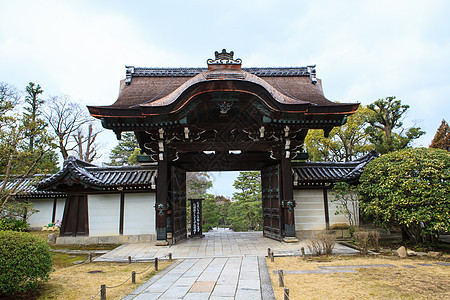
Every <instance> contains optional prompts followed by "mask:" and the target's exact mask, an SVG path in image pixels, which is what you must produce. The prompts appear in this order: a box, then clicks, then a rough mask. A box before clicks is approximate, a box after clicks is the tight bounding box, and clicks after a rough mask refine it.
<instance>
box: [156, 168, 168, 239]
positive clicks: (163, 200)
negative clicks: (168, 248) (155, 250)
mask: <svg viewBox="0 0 450 300" xmlns="http://www.w3.org/2000/svg"><path fill="white" fill-rule="evenodd" d="M167 183H168V178H167V160H160V161H158V177H157V178H156V205H155V209H156V245H157V246H165V245H167V244H168V242H167V193H168V186H167Z"/></svg>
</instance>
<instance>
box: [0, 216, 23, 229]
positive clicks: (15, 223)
mask: <svg viewBox="0 0 450 300" xmlns="http://www.w3.org/2000/svg"><path fill="white" fill-rule="evenodd" d="M0 230H13V231H20V232H25V231H28V223H27V221H25V220H19V219H14V218H4V219H1V220H0Z"/></svg>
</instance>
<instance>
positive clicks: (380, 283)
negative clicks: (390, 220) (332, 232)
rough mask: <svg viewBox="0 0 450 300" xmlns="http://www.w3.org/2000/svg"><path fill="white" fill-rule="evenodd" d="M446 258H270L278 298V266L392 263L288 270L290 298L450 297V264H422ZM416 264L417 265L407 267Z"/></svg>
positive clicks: (299, 267)
mask: <svg viewBox="0 0 450 300" xmlns="http://www.w3.org/2000/svg"><path fill="white" fill-rule="evenodd" d="M435 262H443V260H437V259H428V258H403V259H402V258H398V257H380V256H377V257H372V256H345V257H343V256H329V257H319V258H307V259H303V258H300V257H276V258H275V261H274V262H271V261H270V259H267V265H268V267H269V271H270V276H271V279H272V285H273V288H274V291H275V296H276V299H283V288H282V287H278V275H277V274H273V271H276V270H280V269H282V270H318V269H319V268H318V267H319V266H345V265H367V264H392V265H395V266H397V267H382V268H367V269H355V270H356V273H334V274H285V275H284V278H285V285H286V287H287V288H289V292H290V299H450V267H449V266H439V265H433V266H420V265H418V263H425V264H434V263H435ZM401 265H413V266H415V267H416V268H404V267H401Z"/></svg>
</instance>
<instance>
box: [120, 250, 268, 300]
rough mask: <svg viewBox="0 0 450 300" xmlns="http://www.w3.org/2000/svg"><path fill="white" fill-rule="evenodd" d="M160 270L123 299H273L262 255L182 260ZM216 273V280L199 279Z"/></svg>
mask: <svg viewBox="0 0 450 300" xmlns="http://www.w3.org/2000/svg"><path fill="white" fill-rule="evenodd" d="M169 268H170V267H169ZM236 269H238V272H237V273H236ZM208 270H214V272H208ZM254 270H256V272H254ZM163 271H164V270H163ZM163 271H162V272H161V273H159V274H157V275H155V276H154V277H153V278H151V279H150V280H149V281H147V282H146V283H145V284H143V285H142V286H140V287H139V288H137V289H136V290H135V291H133V292H132V293H131V294H130V295H128V296H127V297H125V298H124V299H126V300H131V299H138V300H139V299H196V300H201V299H252V300H253V299H255V300H258V299H261V300H263V299H264V300H266V299H267V300H268V299H274V296H273V290H272V289H268V287H269V284H270V287H271V283H270V276H268V269H267V265H266V264H265V259H264V257H260V258H258V257H241V258H197V259H184V260H180V261H179V262H177V265H176V266H175V267H172V268H170V270H168V271H166V272H164V274H162V273H163ZM193 271H194V272H193ZM216 272H218V274H219V275H218V276H217V279H218V280H209V281H202V278H203V279H204V278H207V276H206V275H205V274H207V275H210V274H211V273H214V274H215V273H216ZM193 274H196V275H193ZM260 274H263V275H260ZM158 275H159V276H158ZM202 276H203V277H202ZM214 276H215V275H214ZM155 277H157V278H155ZM231 277H232V278H236V279H237V280H235V281H233V282H232V283H230V282H229V281H227V279H229V278H231ZM214 278H215V277H214Z"/></svg>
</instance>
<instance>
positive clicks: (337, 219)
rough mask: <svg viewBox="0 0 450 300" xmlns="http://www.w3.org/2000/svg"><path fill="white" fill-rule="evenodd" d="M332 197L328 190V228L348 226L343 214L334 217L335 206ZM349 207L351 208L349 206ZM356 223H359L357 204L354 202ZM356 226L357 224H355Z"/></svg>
mask: <svg viewBox="0 0 450 300" xmlns="http://www.w3.org/2000/svg"><path fill="white" fill-rule="evenodd" d="M333 200H334V195H333V193H332V191H331V190H328V212H329V214H330V227H332V226H333V225H334V224H348V225H350V224H349V222H348V219H347V217H346V215H345V214H342V213H339V214H337V215H336V210H337V204H338V203H336V202H333ZM350 207H351V206H350ZM356 208H357V210H356V221H357V222H358V221H359V210H358V203H357V202H356ZM356 225H358V223H357V224H356Z"/></svg>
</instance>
